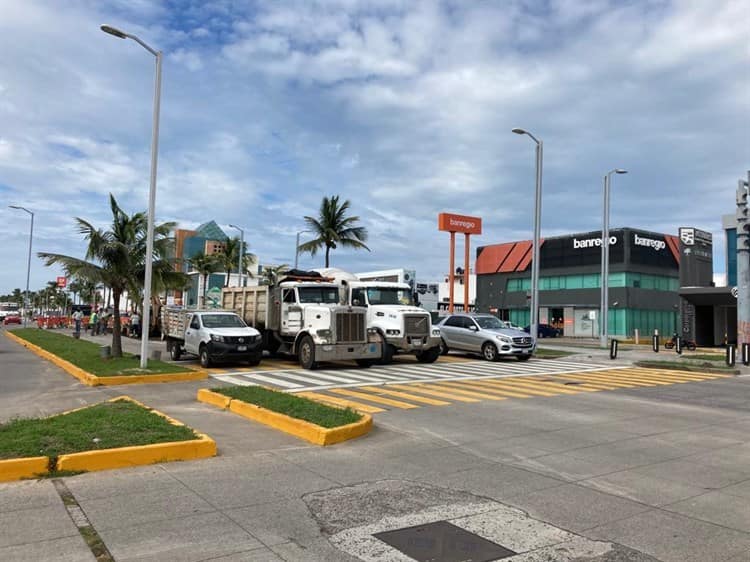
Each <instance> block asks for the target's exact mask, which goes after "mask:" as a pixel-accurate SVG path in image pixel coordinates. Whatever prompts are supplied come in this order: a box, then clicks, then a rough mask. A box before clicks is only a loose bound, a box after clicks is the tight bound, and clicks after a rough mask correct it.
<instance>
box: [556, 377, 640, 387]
mask: <svg viewBox="0 0 750 562" xmlns="http://www.w3.org/2000/svg"><path fill="white" fill-rule="evenodd" d="M560 378H563V379H566V380H569V381H571V382H577V383H579V384H578V385H576V386H585V385H588V386H591V387H593V388H596V389H598V390H618V389H620V388H635V387H636V386H638V385H635V384H632V383H631V384H611V383H604V382H597V381H592V380H585V379H581V378H578V377H576V376H575V375H565V376H560Z"/></svg>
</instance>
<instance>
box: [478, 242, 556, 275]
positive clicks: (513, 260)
mask: <svg viewBox="0 0 750 562" xmlns="http://www.w3.org/2000/svg"><path fill="white" fill-rule="evenodd" d="M541 243H544V240H541V241H540V244H541ZM531 248H532V243H531V240H523V241H521V242H506V243H505V244H493V245H492V246H484V247H483V248H480V251H479V255H478V256H477V262H476V266H475V269H476V272H477V274H479V275H481V274H484V273H498V272H502V273H510V272H512V271H526V269H527V268H528V267H529V264H530V263H531V258H532V251H531Z"/></svg>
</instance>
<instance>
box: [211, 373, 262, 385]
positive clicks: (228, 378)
mask: <svg viewBox="0 0 750 562" xmlns="http://www.w3.org/2000/svg"><path fill="white" fill-rule="evenodd" d="M240 377H242V375H214V376H213V377H212V378H214V379H216V380H220V381H221V382H227V383H230V384H236V385H238V386H258V384H257V383H254V382H251V381H248V380H243V379H242V378H240Z"/></svg>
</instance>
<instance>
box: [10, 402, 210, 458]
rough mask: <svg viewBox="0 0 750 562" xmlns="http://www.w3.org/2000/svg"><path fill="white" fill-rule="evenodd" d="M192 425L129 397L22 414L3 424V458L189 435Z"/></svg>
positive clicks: (163, 440) (50, 454)
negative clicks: (33, 415) (56, 411)
mask: <svg viewBox="0 0 750 562" xmlns="http://www.w3.org/2000/svg"><path fill="white" fill-rule="evenodd" d="M197 438H198V436H197V435H196V434H195V433H194V432H193V430H192V429H190V428H189V427H185V426H180V425H172V424H171V423H169V421H167V420H166V419H164V418H163V417H161V416H159V415H158V414H155V413H154V412H152V411H151V410H149V409H148V408H144V407H143V406H139V405H138V404H134V403H132V402H129V401H126V400H118V401H116V402H103V403H101V404H96V405H94V406H90V407H88V408H83V409H81V410H76V411H75V412H70V413H69V414H59V415H57V416H52V417H50V418H21V419H15V420H11V421H9V422H7V423H4V424H2V425H0V459H13V458H22V457H39V456H46V457H52V458H54V457H57V456H59V455H64V454H67V453H80V452H83V451H93V450H99V449H114V448H117V447H129V446H135V445H151V444H153V443H167V442H170V441H189V440H191V439H197Z"/></svg>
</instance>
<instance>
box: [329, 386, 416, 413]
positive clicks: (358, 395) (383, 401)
mask: <svg viewBox="0 0 750 562" xmlns="http://www.w3.org/2000/svg"><path fill="white" fill-rule="evenodd" d="M328 392H332V393H333V394H341V395H342V396H351V397H352V398H358V399H359V400H369V401H370V402H377V403H378V404H385V405H386V406H393V407H394V408H401V409H402V410H411V409H412V408H419V406H417V405H415V404H409V403H408V402H402V401H401V400H393V399H392V398H385V397H383V396H373V395H372V394H367V393H365V392H357V391H356V390H349V389H346V388H329V389H328Z"/></svg>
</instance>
